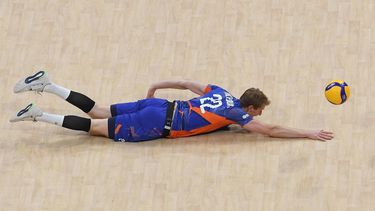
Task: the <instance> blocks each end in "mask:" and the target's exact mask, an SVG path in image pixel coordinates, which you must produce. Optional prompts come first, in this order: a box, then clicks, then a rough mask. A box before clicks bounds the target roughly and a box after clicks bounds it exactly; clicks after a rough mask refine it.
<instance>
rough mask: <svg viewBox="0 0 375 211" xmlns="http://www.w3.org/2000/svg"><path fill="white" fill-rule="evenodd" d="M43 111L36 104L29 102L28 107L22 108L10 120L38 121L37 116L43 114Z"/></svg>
mask: <svg viewBox="0 0 375 211" xmlns="http://www.w3.org/2000/svg"><path fill="white" fill-rule="evenodd" d="M42 115H43V111H42V110H41V109H40V108H38V107H37V106H36V105H34V104H32V103H31V104H29V105H28V106H26V108H24V109H22V110H20V111H19V112H18V113H17V114H16V116H14V117H12V118H11V119H10V122H19V121H34V122H36V117H39V116H42Z"/></svg>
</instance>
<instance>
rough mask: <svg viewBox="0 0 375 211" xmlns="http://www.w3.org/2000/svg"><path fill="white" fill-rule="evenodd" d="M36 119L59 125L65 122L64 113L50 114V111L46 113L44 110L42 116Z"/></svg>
mask: <svg viewBox="0 0 375 211" xmlns="http://www.w3.org/2000/svg"><path fill="white" fill-rule="evenodd" d="M35 119H36V121H41V122H47V123H51V124H54V125H59V126H62V125H63V122H64V116H63V115H57V114H49V113H44V112H43V114H42V116H39V117H36V118H35Z"/></svg>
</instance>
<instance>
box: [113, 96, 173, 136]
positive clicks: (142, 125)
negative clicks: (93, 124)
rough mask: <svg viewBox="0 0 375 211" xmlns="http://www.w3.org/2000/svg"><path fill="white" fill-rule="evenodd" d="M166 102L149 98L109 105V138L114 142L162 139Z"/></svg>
mask: <svg viewBox="0 0 375 211" xmlns="http://www.w3.org/2000/svg"><path fill="white" fill-rule="evenodd" d="M167 107H168V101H167V100H165V99H158V98H150V99H144V100H139V101H137V102H131V103H120V104H114V105H111V113H112V118H110V119H108V133H109V138H112V139H113V140H115V141H122V142H125V141H130V142H137V141H147V140H152V139H157V138H161V137H163V128H164V124H165V118H166V113H167Z"/></svg>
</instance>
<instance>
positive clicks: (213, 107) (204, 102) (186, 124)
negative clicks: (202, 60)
mask: <svg viewBox="0 0 375 211" xmlns="http://www.w3.org/2000/svg"><path fill="white" fill-rule="evenodd" d="M251 120H252V117H251V116H249V114H247V113H246V112H245V111H244V109H243V108H241V105H240V101H239V100H238V99H236V98H235V97H233V96H232V95H231V94H230V93H229V92H228V91H226V90H225V89H223V88H221V87H219V86H215V85H208V86H207V87H206V89H205V94H204V95H202V96H199V97H197V98H193V99H191V100H189V101H177V107H176V111H175V113H174V117H173V124H172V130H171V134H170V137H172V138H174V137H182V136H191V135H196V134H201V133H207V132H211V131H214V130H217V129H220V128H222V127H224V126H227V125H230V124H234V123H237V124H240V125H244V124H246V123H248V122H249V121H251Z"/></svg>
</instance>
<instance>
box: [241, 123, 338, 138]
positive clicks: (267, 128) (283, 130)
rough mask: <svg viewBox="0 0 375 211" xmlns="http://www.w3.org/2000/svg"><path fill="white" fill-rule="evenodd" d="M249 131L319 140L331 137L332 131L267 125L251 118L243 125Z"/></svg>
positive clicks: (281, 136) (274, 135)
mask: <svg viewBox="0 0 375 211" xmlns="http://www.w3.org/2000/svg"><path fill="white" fill-rule="evenodd" d="M243 128H245V129H246V130H248V131H250V132H256V133H261V134H263V135H267V136H270V137H276V138H309V139H313V140H319V141H328V140H331V139H332V138H333V133H332V132H328V131H324V130H302V129H296V128H288V127H282V126H277V125H269V124H264V123H261V122H259V121H257V120H252V121H250V122H249V123H247V124H246V125H244V126H243Z"/></svg>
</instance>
